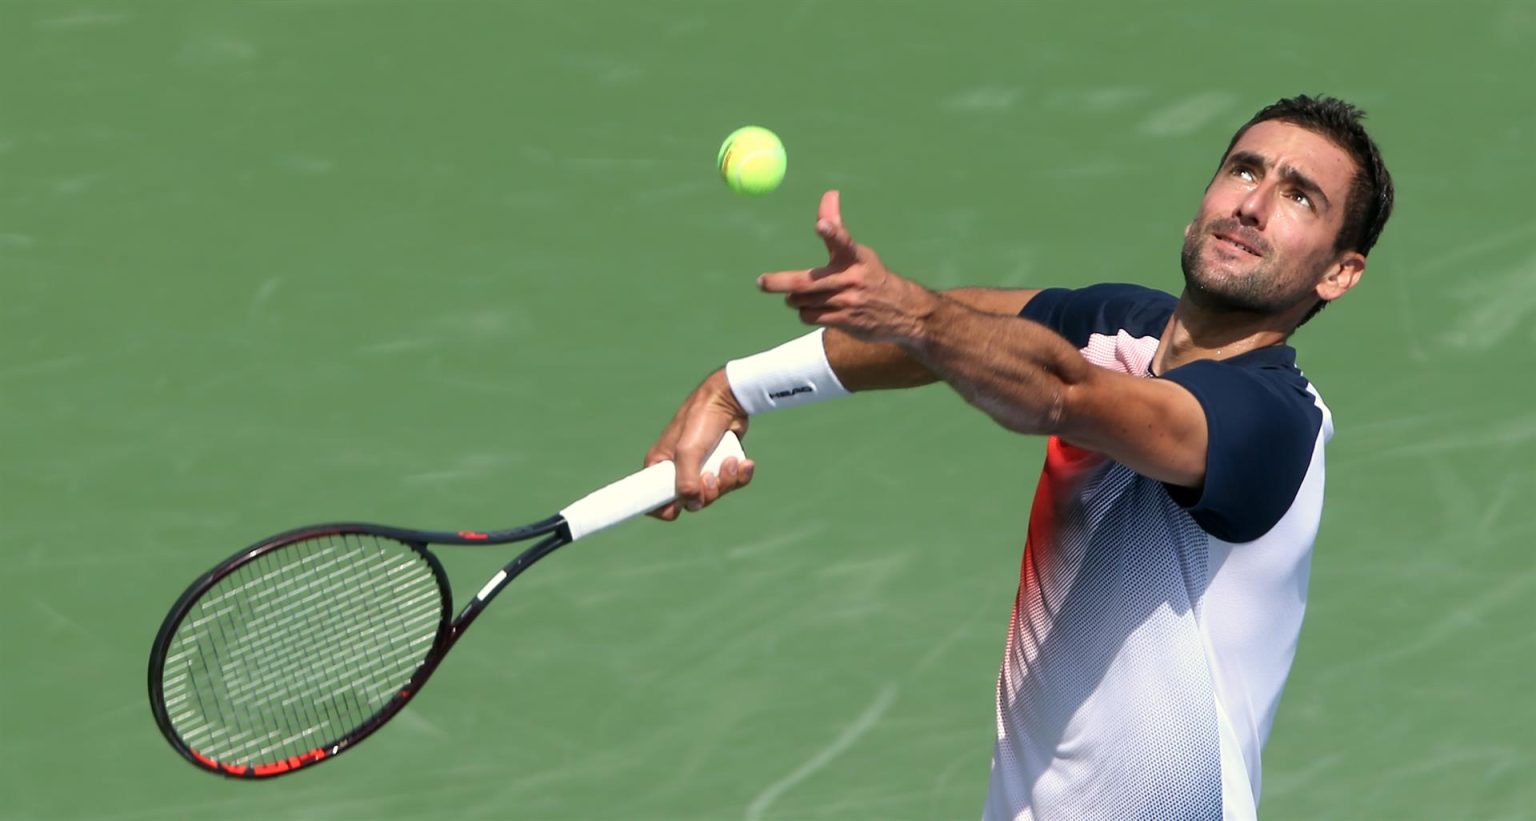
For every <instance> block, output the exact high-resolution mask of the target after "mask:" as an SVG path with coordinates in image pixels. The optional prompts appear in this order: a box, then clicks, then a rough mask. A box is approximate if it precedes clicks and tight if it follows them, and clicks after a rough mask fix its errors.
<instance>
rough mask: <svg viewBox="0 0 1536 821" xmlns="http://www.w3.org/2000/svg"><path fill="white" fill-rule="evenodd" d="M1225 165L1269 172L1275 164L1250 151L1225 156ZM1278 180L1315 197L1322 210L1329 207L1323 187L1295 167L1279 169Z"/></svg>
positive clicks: (1288, 166) (1235, 152)
mask: <svg viewBox="0 0 1536 821" xmlns="http://www.w3.org/2000/svg"><path fill="white" fill-rule="evenodd" d="M1227 165H1228V166H1239V165H1242V166H1253V167H1255V168H1262V169H1264V170H1265V171H1269V170H1270V169H1272V168H1274V165H1275V164H1274V163H1273V162H1270V160H1269V159H1268V158H1267V157H1264V156H1262V155H1260V154H1255V153H1254V152H1252V151H1234V152H1232V153H1231V154H1230V155H1228V156H1227ZM1280 178H1281V179H1283V180H1286V181H1287V182H1290V183H1291V184H1292V185H1295V186H1296V187H1297V188H1300V189H1301V190H1303V191H1305V192H1307V193H1308V194H1310V195H1312V196H1313V197H1316V198H1317V200H1318V201H1319V202H1321V203H1322V205H1323V207H1324V208H1328V207H1329V206H1330V203H1329V201H1328V195H1327V194H1324V193H1323V187H1322V186H1321V185H1318V184H1317V182H1316V181H1315V180H1313V179H1312V178H1311V177H1309V176H1307V175H1306V174H1303V173H1302V172H1301V170H1300V169H1298V168H1296V167H1295V166H1291V165H1287V166H1284V167H1282V168H1281V169H1280Z"/></svg>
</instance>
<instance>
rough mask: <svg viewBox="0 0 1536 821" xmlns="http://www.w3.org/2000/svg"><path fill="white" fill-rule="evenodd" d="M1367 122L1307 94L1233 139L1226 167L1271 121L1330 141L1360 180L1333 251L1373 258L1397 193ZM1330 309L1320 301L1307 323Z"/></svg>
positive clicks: (1351, 109)
mask: <svg viewBox="0 0 1536 821" xmlns="http://www.w3.org/2000/svg"><path fill="white" fill-rule="evenodd" d="M1363 119H1365V112H1364V111H1362V110H1360V109H1359V108H1357V107H1355V106H1354V105H1352V104H1350V103H1347V102H1345V101H1343V100H1340V99H1337V98H1335V97H1326V96H1319V97H1309V96H1307V95H1305V94H1302V95H1298V96H1296V97H1287V98H1285V99H1283V100H1279V101H1277V102H1275V103H1273V104H1272V105H1268V106H1265V107H1264V108H1262V109H1260V110H1259V113H1257V114H1255V115H1253V119H1251V120H1249V121H1248V122H1246V123H1244V124H1243V127H1242V128H1239V129H1238V130H1237V133H1236V134H1233V135H1232V141H1231V142H1229V143H1227V150H1226V151H1225V152H1224V153H1223V154H1222V155H1221V158H1222V162H1226V158H1227V154H1230V153H1232V146H1234V145H1237V141H1238V140H1240V139H1242V137H1243V135H1244V134H1246V133H1247V132H1248V129H1250V128H1252V127H1253V126H1255V125H1257V124H1258V123H1262V122H1265V121H1268V120H1279V121H1281V122H1286V123H1290V124H1292V125H1297V126H1301V127H1302V128H1305V129H1307V130H1308V131H1311V132H1313V133H1315V134H1318V135H1321V136H1323V137H1327V138H1328V139H1329V140H1331V141H1332V142H1333V143H1334V144H1335V145H1337V146H1338V147H1340V148H1342V149H1344V150H1345V151H1346V152H1348V153H1349V156H1350V158H1352V159H1353V160H1354V161H1355V178H1354V179H1353V180H1352V181H1351V182H1350V185H1349V196H1348V197H1347V198H1346V200H1345V203H1346V204H1345V208H1344V224H1343V225H1341V226H1340V227H1339V236H1338V238H1337V239H1335V240H1334V243H1333V248H1334V250H1335V251H1359V252H1360V253H1361V254H1367V255H1368V254H1370V252H1371V248H1373V247H1374V246H1375V245H1376V240H1377V239H1378V238H1380V237H1381V229H1382V228H1384V227H1386V224H1387V218H1388V217H1390V216H1392V202H1393V197H1394V191H1393V188H1392V175H1391V174H1390V173H1388V172H1387V164H1386V163H1385V162H1383V161H1382V159H1381V149H1379V148H1377V147H1376V142H1375V141H1374V140H1372V139H1371V135H1370V134H1367V133H1366V131H1365V126H1364V125H1362V124H1361V122H1360V121H1361V120H1363ZM1326 304H1328V303H1326V302H1324V301H1322V300H1318V302H1317V304H1316V305H1314V306H1313V307H1312V310H1311V311H1310V312H1308V313H1307V315H1306V316H1305V317H1303V318H1302V320H1301V322H1302V323H1305V322H1306V321H1307V320H1308V319H1311V318H1312V317H1313V315H1315V314H1316V313H1317V312H1318V311H1320V310H1322V309H1323V306H1324V305H1326ZM1299 326H1300V323H1298V327H1299Z"/></svg>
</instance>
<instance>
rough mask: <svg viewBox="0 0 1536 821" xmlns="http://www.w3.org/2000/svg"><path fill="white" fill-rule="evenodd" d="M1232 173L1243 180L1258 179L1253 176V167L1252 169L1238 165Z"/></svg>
mask: <svg viewBox="0 0 1536 821" xmlns="http://www.w3.org/2000/svg"><path fill="white" fill-rule="evenodd" d="M1232 175H1233V176H1234V177H1237V178H1238V179H1242V180H1249V181H1252V180H1254V179H1256V178H1255V177H1254V176H1253V169H1251V168H1243V167H1242V166H1238V167H1237V168H1234V169H1232Z"/></svg>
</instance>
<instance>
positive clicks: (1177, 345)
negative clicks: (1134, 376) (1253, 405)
mask: <svg viewBox="0 0 1536 821" xmlns="http://www.w3.org/2000/svg"><path fill="white" fill-rule="evenodd" d="M1295 324H1296V320H1295V318H1294V317H1291V316H1289V315H1285V316H1261V315H1256V314H1238V313H1232V312H1230V311H1222V312H1212V311H1205V310H1202V309H1201V308H1199V307H1198V306H1196V305H1194V304H1193V303H1191V302H1190V300H1189V295H1188V294H1185V295H1183V296H1180V297H1179V304H1178V305H1176V306H1175V307H1174V309H1173V316H1171V317H1169V318H1168V325H1167V327H1165V328H1164V329H1163V335H1162V341H1161V342H1159V343H1158V346H1157V354H1156V355H1155V356H1154V357H1153V358H1152V372H1153V373H1154V374H1158V375H1162V374H1165V373H1167V372H1169V371H1171V370H1173V369H1174V368H1177V367H1179V366H1180V365H1187V364H1189V363H1191V362H1194V361H1196V360H1200V359H1230V358H1232V357H1234V356H1240V355H1242V354H1245V353H1248V352H1249V351H1252V350H1257V349H1259V348H1267V347H1269V346H1271V345H1279V344H1281V343H1283V342H1285V340H1286V339H1287V338H1289V337H1290V335H1291V329H1292V328H1293V327H1294V326H1295Z"/></svg>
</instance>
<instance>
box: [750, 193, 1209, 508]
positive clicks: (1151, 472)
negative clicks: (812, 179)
mask: <svg viewBox="0 0 1536 821" xmlns="http://www.w3.org/2000/svg"><path fill="white" fill-rule="evenodd" d="M816 231H817V233H818V234H820V235H821V237H822V240H823V241H824V242H825V243H826V245H827V250H828V254H829V261H828V264H827V265H825V266H822V267H820V268H812V269H810V270H804V271H782V272H778V273H773V274H764V275H763V276H762V277H760V278H759V279H758V284H759V287H761V288H762V289H763V290H764V291H767V292H769V293H779V294H784V298H785V302H786V303H787V304H788V305H789V306H790V307H792V308H794V309H795V310H796V311H798V312H799V314H800V318H801V320H802V321H804V322H806V323H808V324H812V325H820V326H824V327H828V328H836V329H838V330H841V331H843V332H844V333H847V334H849V335H850V336H852V337H854V338H856V339H859V340H862V341H864V342H866V343H886V344H891V345H895V346H896V347H898V348H900V349H901V350H902V351H903V352H905V353H906V354H907V355H908V356H909V357H911V359H912V360H913V361H914V362H916V363H917V364H918V365H921V366H922V367H923V368H924V369H926V370H927V371H928V372H929V373H931V374H933V375H935V376H937V377H939V378H941V379H943V380H944V381H945V382H947V383H948V384H949V385H950V386H951V387H953V388H954V389H955V390H956V391H957V392H959V393H960V395H961V396H962V397H964V398H965V399H966V401H968V402H970V403H971V404H972V405H974V406H976V407H977V408H979V409H981V410H982V411H984V412H986V413H987V414H988V415H989V416H991V417H992V418H993V419H995V420H997V422H998V423H999V424H1001V425H1003V426H1004V427H1006V428H1008V429H1010V430H1015V431H1018V432H1020V433H1031V434H1054V435H1058V436H1061V437H1062V438H1064V439H1067V440H1068V441H1071V442H1072V443H1073V444H1076V445H1078V446H1080V447H1084V448H1088V449H1090V450H1095V451H1098V452H1100V453H1104V454H1105V455H1108V456H1109V457H1110V458H1113V459H1115V460H1116V461H1119V462H1121V463H1123V464H1125V465H1127V466H1129V467H1130V468H1132V469H1133V470H1136V471H1137V472H1139V473H1141V474H1143V475H1145V476H1149V477H1151V478H1154V479H1158V480H1161V481H1164V482H1169V483H1171V484H1176V485H1181V486H1187V487H1198V486H1199V485H1200V484H1201V482H1202V481H1203V480H1204V477H1205V456H1206V447H1207V441H1206V436H1207V430H1206V424H1205V412H1204V409H1203V408H1201V406H1200V403H1199V401H1198V400H1196V399H1195V397H1194V395H1193V394H1191V393H1189V392H1188V391H1187V390H1185V389H1184V388H1182V387H1180V386H1179V385H1176V384H1174V383H1172V382H1169V381H1166V380H1161V379H1139V378H1136V377H1132V376H1128V375H1126V374H1120V373H1115V372H1113V371H1109V370H1105V369H1102V368H1096V367H1094V366H1092V365H1091V364H1089V363H1088V362H1087V361H1085V360H1084V359H1083V358H1082V356H1081V355H1080V354H1079V353H1078V352H1077V351H1076V350H1075V349H1074V348H1073V347H1072V346H1071V345H1070V344H1069V343H1067V342H1066V341H1065V340H1064V339H1062V338H1061V337H1060V336H1059V335H1057V334H1055V333H1054V332H1052V331H1051V330H1049V329H1048V328H1045V327H1044V326H1042V325H1039V324H1037V323H1033V322H1028V321H1023V320H1019V319H1017V318H1015V317H1011V316H1005V315H1002V314H995V313H987V312H984V311H978V310H976V309H975V308H972V307H969V306H966V305H964V304H962V303H960V302H958V301H956V300H955V299H952V298H950V297H947V296H946V295H943V294H937V293H934V292H933V291H929V290H928V289H926V288H923V287H922V286H920V285H918V284H917V283H915V282H912V281H910V280H907V279H904V278H902V277H900V276H898V275H896V274H894V273H892V272H891V271H890V270H889V269H888V268H886V267H885V265H884V264H883V263H882V262H881V261H880V258H879V256H878V255H877V254H875V252H874V251H873V250H871V249H869V248H867V247H864V246H862V245H859V244H857V243H855V242H854V241H853V238H852V237H851V236H850V235H849V233H848V231H847V229H846V228H845V227H844V225H843V221H842V214H841V209H840V206H839V201H838V195H837V192H836V191H829V192H827V194H826V196H824V197H823V198H822V203H821V209H820V212H819V214H818V219H817V223H816Z"/></svg>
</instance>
